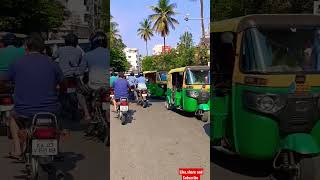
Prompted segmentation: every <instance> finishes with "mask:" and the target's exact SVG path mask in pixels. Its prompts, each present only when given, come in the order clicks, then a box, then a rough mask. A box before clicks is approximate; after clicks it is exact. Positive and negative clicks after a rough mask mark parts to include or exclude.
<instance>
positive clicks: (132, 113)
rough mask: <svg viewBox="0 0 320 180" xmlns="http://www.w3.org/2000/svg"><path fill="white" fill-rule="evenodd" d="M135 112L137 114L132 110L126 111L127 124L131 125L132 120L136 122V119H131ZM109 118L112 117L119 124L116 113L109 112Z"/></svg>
mask: <svg viewBox="0 0 320 180" xmlns="http://www.w3.org/2000/svg"><path fill="white" fill-rule="evenodd" d="M136 112H137V111H136V110H132V109H130V110H129V111H128V116H127V121H126V122H127V123H132V122H133V120H136V119H134V118H133V115H134V113H136ZM110 116H113V117H114V118H115V119H117V120H119V123H120V119H119V118H118V114H117V113H115V112H111V114H110Z"/></svg>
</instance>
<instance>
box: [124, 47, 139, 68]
mask: <svg viewBox="0 0 320 180" xmlns="http://www.w3.org/2000/svg"><path fill="white" fill-rule="evenodd" d="M124 53H125V54H126V58H127V61H128V62H129V63H130V65H131V68H130V71H138V70H139V68H140V67H139V65H140V62H139V61H140V55H139V50H138V49H137V48H125V49H124Z"/></svg>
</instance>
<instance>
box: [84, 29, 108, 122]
mask: <svg viewBox="0 0 320 180" xmlns="http://www.w3.org/2000/svg"><path fill="white" fill-rule="evenodd" d="M90 42H91V51H89V52H87V53H86V54H85V55H84V57H83V62H84V65H85V66H82V67H81V68H82V71H85V70H86V69H87V71H88V77H87V79H88V82H87V84H86V85H84V86H82V87H81V88H80V91H82V93H81V94H86V93H88V92H89V91H91V90H98V89H101V88H103V89H104V90H106V89H107V88H108V86H109V85H108V80H107V78H106V74H108V69H109V62H110V59H109V57H110V55H109V54H110V52H109V50H108V49H107V36H106V34H105V33H103V32H97V33H95V34H94V35H93V36H92V37H91V38H90ZM79 97H80V98H79V102H80V104H81V106H83V107H85V109H88V108H87V103H86V99H85V97H84V96H83V95H80V96H79ZM87 116H88V117H89V119H91V117H90V113H89V112H88V115H87ZM106 118H107V120H108V121H109V114H106Z"/></svg>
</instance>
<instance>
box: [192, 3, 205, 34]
mask: <svg viewBox="0 0 320 180" xmlns="http://www.w3.org/2000/svg"><path fill="white" fill-rule="evenodd" d="M191 1H198V0H191ZM199 2H200V17H201V30H202V38H204V37H205V29H204V10H203V9H204V7H203V0H199Z"/></svg>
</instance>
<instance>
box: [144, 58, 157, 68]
mask: <svg viewBox="0 0 320 180" xmlns="http://www.w3.org/2000/svg"><path fill="white" fill-rule="evenodd" d="M142 70H143V71H152V70H155V67H154V57H153V56H146V57H144V58H143V60H142Z"/></svg>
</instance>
